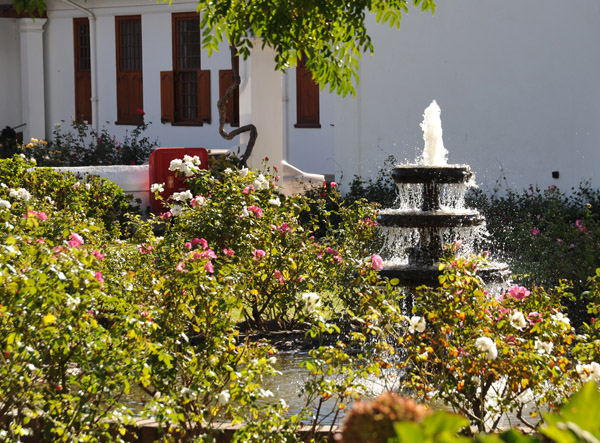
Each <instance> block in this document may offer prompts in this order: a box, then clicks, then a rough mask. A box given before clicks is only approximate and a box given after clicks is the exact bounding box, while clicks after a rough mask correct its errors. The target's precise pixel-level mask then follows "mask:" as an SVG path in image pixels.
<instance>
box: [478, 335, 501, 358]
mask: <svg viewBox="0 0 600 443" xmlns="http://www.w3.org/2000/svg"><path fill="white" fill-rule="evenodd" d="M475 347H476V348H477V349H478V350H480V351H481V352H485V353H486V357H487V359H488V360H496V358H497V357H498V348H496V343H494V341H493V340H492V339H491V338H489V337H479V338H478V339H477V340H475Z"/></svg>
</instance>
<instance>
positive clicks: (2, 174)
mask: <svg viewBox="0 0 600 443" xmlns="http://www.w3.org/2000/svg"><path fill="white" fill-rule="evenodd" d="M35 165H36V163H35V161H31V160H28V159H26V158H24V157H23V156H15V157H13V158H11V159H0V199H4V200H7V201H9V200H10V201H21V202H25V203H26V202H27V200H26V199H23V198H17V199H15V198H12V197H11V196H10V194H11V193H12V194H15V192H16V190H19V189H24V190H25V191H27V194H29V195H28V196H27V199H29V198H32V197H33V198H35V199H37V202H36V209H37V210H42V211H46V212H47V213H48V214H49V215H50V214H54V215H55V217H52V220H53V221H52V222H51V223H50V224H52V225H56V226H55V228H56V229H55V231H56V232H62V227H61V226H60V224H59V220H60V223H65V222H66V223H68V219H69V218H74V219H75V220H84V219H87V218H89V219H93V220H95V221H96V222H97V223H101V224H103V226H104V227H106V229H107V230H109V231H112V233H113V234H115V235H118V234H119V232H120V226H121V225H122V224H123V223H125V221H126V219H127V214H130V213H135V212H136V211H138V210H139V209H138V207H136V206H134V205H133V202H132V197H131V196H130V195H126V194H124V193H123V190H122V189H121V188H120V187H119V186H117V185H115V184H114V183H112V182H110V181H108V180H106V179H103V178H100V177H94V176H86V177H85V178H80V177H77V176H75V175H73V174H71V173H62V172H57V171H55V170H53V169H50V168H36V167H35ZM26 207H27V206H26V205H25V206H23V208H24V209H25V208H26ZM25 213H26V211H25ZM64 218H66V219H67V220H65V219H64Z"/></svg>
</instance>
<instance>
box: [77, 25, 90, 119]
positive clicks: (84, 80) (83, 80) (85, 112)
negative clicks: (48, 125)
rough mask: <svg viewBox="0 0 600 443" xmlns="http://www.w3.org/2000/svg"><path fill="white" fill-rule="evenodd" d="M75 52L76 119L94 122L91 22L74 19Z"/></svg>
mask: <svg viewBox="0 0 600 443" xmlns="http://www.w3.org/2000/svg"><path fill="white" fill-rule="evenodd" d="M73 43H74V54H75V121H77V122H80V123H82V122H84V121H86V122H88V123H91V122H92V102H91V99H92V77H91V69H90V22H89V20H88V19H87V18H75V19H73Z"/></svg>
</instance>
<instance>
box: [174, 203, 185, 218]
mask: <svg viewBox="0 0 600 443" xmlns="http://www.w3.org/2000/svg"><path fill="white" fill-rule="evenodd" d="M182 212H183V208H182V207H181V206H180V205H173V207H172V208H171V214H173V215H174V216H176V217H177V216H178V215H181V213H182Z"/></svg>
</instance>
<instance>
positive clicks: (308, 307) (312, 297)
mask: <svg viewBox="0 0 600 443" xmlns="http://www.w3.org/2000/svg"><path fill="white" fill-rule="evenodd" d="M302 300H304V310H305V311H306V312H308V313H311V312H313V311H314V310H316V309H318V308H320V307H321V297H319V294H317V293H315V292H307V293H305V294H302Z"/></svg>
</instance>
